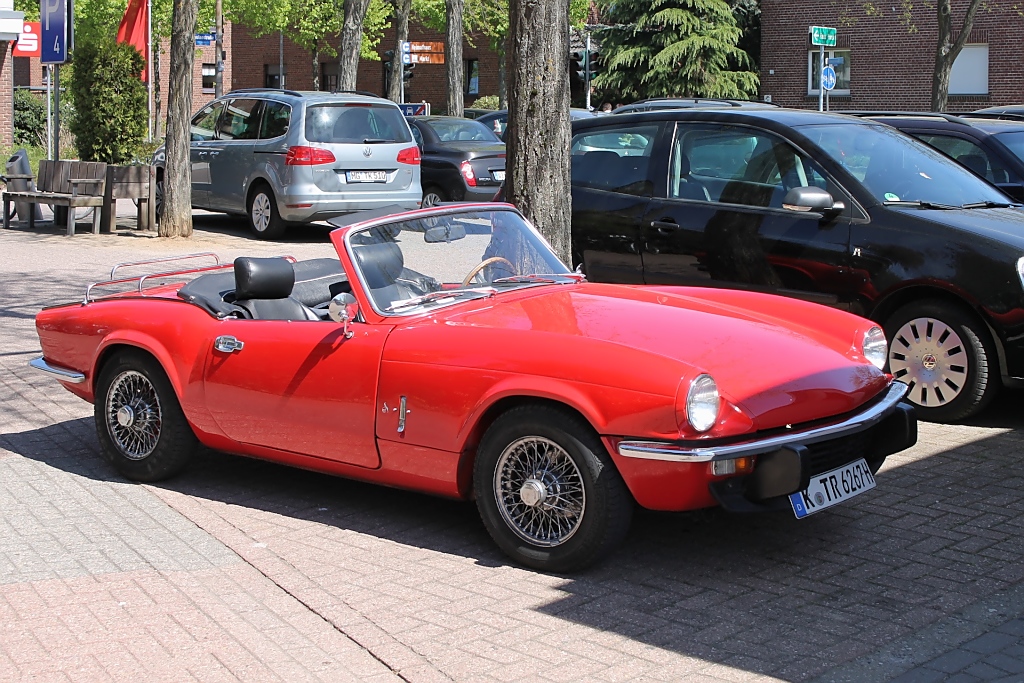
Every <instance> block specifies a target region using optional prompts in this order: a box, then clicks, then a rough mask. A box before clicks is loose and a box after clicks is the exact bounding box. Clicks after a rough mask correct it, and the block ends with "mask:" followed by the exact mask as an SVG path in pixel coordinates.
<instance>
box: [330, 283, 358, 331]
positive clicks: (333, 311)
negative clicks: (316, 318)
mask: <svg viewBox="0 0 1024 683" xmlns="http://www.w3.org/2000/svg"><path fill="white" fill-rule="evenodd" d="M327 314H328V315H330V316H331V320H333V321H334V322H336V323H341V324H342V333H343V334H344V335H345V339H351V338H352V336H353V335H354V334H355V333H354V332H353V331H352V330H350V329H348V324H349V323H350V322H352V321H353V320H354V319H355V318H356V317H358V316H359V304H358V303H356V298H355V297H354V296H352V294H351V293H349V292H342V293H341V294H338V295H337V296H335V297H334V298H333V299H331V303H330V305H329V306H328V307H327Z"/></svg>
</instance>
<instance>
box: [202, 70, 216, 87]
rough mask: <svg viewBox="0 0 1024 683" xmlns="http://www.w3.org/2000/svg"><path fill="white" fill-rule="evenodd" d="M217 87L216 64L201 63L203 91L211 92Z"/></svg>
mask: <svg viewBox="0 0 1024 683" xmlns="http://www.w3.org/2000/svg"><path fill="white" fill-rule="evenodd" d="M216 87H217V65H216V64H203V92H206V91H210V92H213V91H214V89H216Z"/></svg>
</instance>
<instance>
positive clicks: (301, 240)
mask: <svg viewBox="0 0 1024 683" xmlns="http://www.w3.org/2000/svg"><path fill="white" fill-rule="evenodd" d="M192 229H193V230H195V231H196V232H209V233H213V234H217V235H230V236H232V237H248V238H250V239H252V240H253V241H258V240H257V238H256V237H255V236H254V235H253V234H252V232H251V231H250V230H249V225H248V223H247V219H246V217H245V216H233V215H228V214H223V213H202V214H193V216H192ZM331 230H334V227H332V226H330V225H323V224H319V223H289V224H288V229H287V230H285V233H284V235H283V236H281V237H280V238H278V239H276V240H274V243H279V244H306V243H313V242H316V243H319V242H327V243H329V242H330V241H331V238H330V234H331ZM267 244H269V243H267Z"/></svg>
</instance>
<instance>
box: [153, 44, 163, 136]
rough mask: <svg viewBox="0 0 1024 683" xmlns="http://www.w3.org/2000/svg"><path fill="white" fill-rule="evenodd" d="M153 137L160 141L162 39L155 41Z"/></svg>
mask: <svg viewBox="0 0 1024 683" xmlns="http://www.w3.org/2000/svg"><path fill="white" fill-rule="evenodd" d="M153 43H154V45H153V137H154V138H156V139H157V140H159V139H160V138H161V137H162V136H161V135H160V123H161V121H160V53H161V52H162V50H161V49H160V39H159V38H157V39H156V40H154V41H153Z"/></svg>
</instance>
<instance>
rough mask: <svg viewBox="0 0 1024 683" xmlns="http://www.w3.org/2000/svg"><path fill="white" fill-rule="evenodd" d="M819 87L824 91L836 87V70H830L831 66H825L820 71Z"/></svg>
mask: <svg viewBox="0 0 1024 683" xmlns="http://www.w3.org/2000/svg"><path fill="white" fill-rule="evenodd" d="M821 85H822V86H823V87H824V88H825V90H832V89H833V88H835V87H836V70H835V69H833V68H832V65H831V64H826V65H825V68H824V69H822V70H821Z"/></svg>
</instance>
